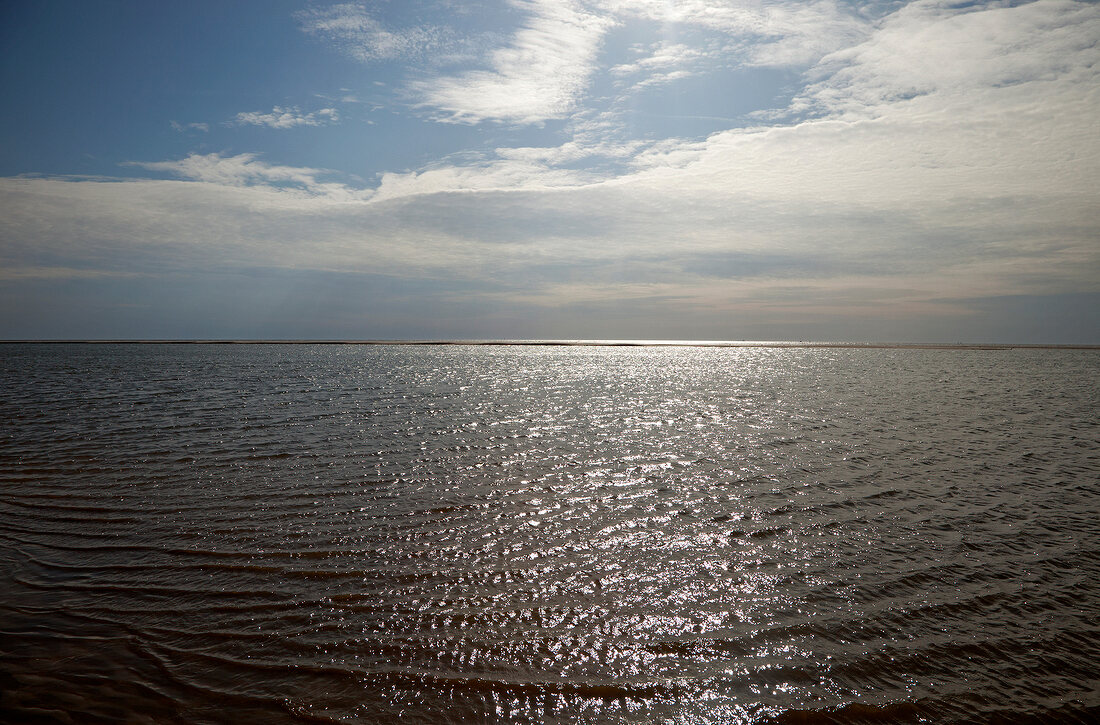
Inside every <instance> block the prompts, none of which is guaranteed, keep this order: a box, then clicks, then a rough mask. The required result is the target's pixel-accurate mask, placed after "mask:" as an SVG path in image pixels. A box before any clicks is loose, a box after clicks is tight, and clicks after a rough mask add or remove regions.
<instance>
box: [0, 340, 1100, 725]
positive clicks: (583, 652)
mask: <svg viewBox="0 0 1100 725" xmlns="http://www.w3.org/2000/svg"><path fill="white" fill-rule="evenodd" d="M1098 373H1100V352H1097V351H1095V350H1035V349H1022V350H918V349H805V348H750V349H737V348H661V347H636V348H608V347H470V346H457V347H380V346H328V345H285V346H284V345H276V346H223V345H217V346H213V345H192V346H179V345H163V346H161V345H73V346H66V345H6V346H3V347H2V348H0V382H2V390H0V420H4V421H6V422H5V423H3V427H2V428H0V431H2V435H0V463H2V465H0V581H2V582H3V584H2V586H0V719H3V720H7V721H11V722H55V721H65V718H66V717H69V718H71V719H72V721H75V722H117V721H128V722H157V723H161V722H186V723H204V722H208V723H225V722H271V723H280V722H286V723H290V722H302V723H306V722H337V721H339V722H363V723H396V722H401V723H449V722H453V723H466V722H474V723H476V722H489V723H566V722H591V723H635V722H637V723H661V722H668V723H673V722H674V723H765V722H778V723H804V722H807V723H818V722H822V723H824V722H827V723H836V722H842V723H858V722H906V721H908V722H936V723H940V722H947V723H951V722H1059V723H1061V722H1092V721H1095V720H1096V719H1097V718H1098V717H1100V685H1098V682H1100V665H1098V662H1100V590H1098V587H1100V585H1098V583H1097V582H1098V581H1100V511H1098V509H1100V505H1098V500H1100V499H1098V496H1097V493H1098V489H1100V416H1098V413H1097V411H1098V410H1100V386H1098V385H1097V381H1098V379H1100V377H1098Z"/></svg>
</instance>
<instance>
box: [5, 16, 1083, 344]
mask: <svg viewBox="0 0 1100 725" xmlns="http://www.w3.org/2000/svg"><path fill="white" fill-rule="evenodd" d="M266 7H267V6H264V5H262V4H261V5H259V6H257V7H256V8H252V9H251V11H252V12H261V13H263V12H266V13H273V12H274V10H265V8H266ZM280 7H281V6H280ZM279 12H281V13H282V14H281V15H280V16H279V17H277V18H272V20H271V22H272V23H275V24H279V27H281V28H283V31H282V32H286V33H288V34H293V37H296V38H298V42H299V43H300V48H299V50H298V51H296V52H300V53H302V54H303V56H305V57H308V58H309V59H311V60H310V64H309V65H306V66H304V70H302V71H301V72H300V73H299V76H300V80H299V87H298V88H297V89H296V91H295V92H294V93H293V94H292V93H291V92H290V91H289V90H288V91H287V92H285V93H283V94H282V95H280V94H279V93H277V92H276V91H274V90H273V91H272V92H271V93H270V94H269V95H268V96H265V97H263V98H260V97H247V98H243V97H242V98H241V99H240V101H239V107H238V108H237V109H236V110H235V111H234V110H233V109H231V108H229V106H228V105H223V106H222V107H215V106H214V105H211V102H209V101H207V100H202V101H199V100H196V101H194V102H193V103H170V102H168V101H166V100H165V98H164V94H165V93H167V91H164V90H163V89H160V90H158V91H156V93H154V92H153V91H150V90H148V89H146V91H145V92H147V93H150V94H151V95H150V99H151V100H150V103H154V104H156V103H160V104H162V105H163V107H162V108H161V110H160V111H159V114H154V117H159V126H158V129H160V130H159V131H158V133H161V136H160V137H158V138H163V139H165V140H164V141H163V142H161V141H157V142H151V143H148V144H146V145H144V146H142V147H140V148H132V149H126V156H124V157H121V158H116V160H115V161H114V162H112V163H110V164H109V165H104V166H103V167H102V168H94V169H92V171H94V172H95V173H88V168H86V167H81V166H79V165H78V164H75V163H74V164H73V166H72V168H70V169H69V170H68V171H66V170H64V169H58V168H57V166H58V164H57V163H52V164H51V165H50V167H49V168H45V167H42V168H35V167H34V163H35V162H34V159H33V158H32V159H30V160H24V161H22V162H21V163H22V166H19V165H17V164H15V162H14V161H8V162H7V166H6V167H5V168H6V169H8V173H7V175H6V176H5V177H4V178H2V179H0V305H2V308H0V309H2V310H3V318H2V321H0V335H2V336H5V337H35V338H37V337H244V338H252V337H289V338H302V337H307V338H332V337H340V338H396V337H406V338H424V337H433V338H435V337H445V338H496V337H521V338H536V337H569V338H593V337H595V338H691V339H791V338H793V339H811V338H812V339H849V340H875V339H878V340H882V339H887V340H913V341H916V340H943V341H955V340H969V341H1005V342H1076V343H1100V316H1098V313H1097V309H1098V308H1100V304H1098V303H1100V200H1098V196H1097V191H1096V190H1097V189H1098V188H1100V133H1097V131H1096V119H1097V118H1098V117H1100V82H1098V81H1100V78H1098V77H1097V76H1098V73H1100V62H1098V61H1100V45H1098V42H1097V41H1098V39H1100V5H1097V4H1096V3H1088V2H1071V1H1069V0H1037V1H1036V2H984V3H983V2H978V3H969V2H968V3H961V2H947V1H945V0H918V1H917V2H909V3H905V2H885V3H877V4H876V3H846V2H828V1H823V2H785V1H783V0H779V1H777V2H762V1H761V2H715V1H704V0H696V1H690V0H689V1H687V2H678V3H669V2H665V1H664V0H601V1H595V0H593V1H590V2H580V1H577V2H570V1H568V0H560V1H558V2H549V1H548V0H516V1H514V2H509V3H501V4H499V5H497V4H486V5H474V4H467V5H462V6H458V5H452V4H451V3H442V2H441V3H439V4H437V5H436V4H430V3H414V4H411V5H409V6H407V7H406V9H405V11H403V12H402V13H398V12H397V11H396V9H395V8H394V6H393V5H392V4H389V3H347V4H303V5H302V6H301V7H299V8H297V9H289V10H288V11H286V12H283V11H282V10H280V11H279ZM21 21H22V22H24V23H27V24H32V20H31V19H27V18H22V19H21ZM209 42H213V41H209ZM13 52H14V51H11V52H5V59H4V63H5V65H6V66H7V67H8V70H7V74H6V75H5V76H4V78H5V81H4V82H5V83H6V84H9V85H11V86H14V85H16V84H15V81H14V80H12V79H13V78H15V77H16V76H18V75H19V74H21V73H30V72H31V71H23V70H19V69H16V68H15V67H14V65H13V64H14V63H15V60H14V59H13V58H12V56H11V53H13ZM195 52H196V53H200V52H202V49H201V47H198V48H196V50H195ZM24 62H25V59H24ZM69 62H71V63H74V64H75V63H88V62H90V63H93V64H94V63H96V62H97V59H96V58H94V57H93V58H91V59H90V60H88V59H81V58H76V57H74V58H72V59H71V61H69ZM23 67H25V66H24V65H20V68H23ZM64 70H65V63H64V62H62V63H61V64H60V66H59V68H58V70H57V72H58V73H61V72H63V71H64ZM43 72H45V71H43ZM211 72H220V73H223V74H231V73H242V74H244V73H263V72H264V71H263V69H262V68H257V64H256V63H254V62H251V61H249V62H247V63H246V62H244V60H243V59H242V62H241V65H240V67H233V66H228V67H222V68H218V69H212V70H211ZM334 79H338V80H339V83H340V85H337V86H334V85H333V83H334ZM40 80H41V82H42V83H43V84H45V83H47V82H48V81H49V80H50V78H48V77H42V78H41V79H40ZM185 80H186V79H185ZM186 82H193V83H194V84H196V85H197V86H201V85H203V83H206V81H205V80H204V79H203V78H195V79H191V80H189V81H186ZM242 82H243V78H242ZM265 83H266V86H265V87H268V86H270V87H272V88H278V82H276V81H271V80H270V79H268V81H266V82H265ZM310 91H311V92H310ZM51 92H53V93H58V94H61V93H63V90H61V89H59V90H56V91H51ZM6 95H7V97H9V98H13V97H14V91H13V92H12V93H8V94H6ZM195 98H199V96H198V95H196V96H195ZM203 98H206V96H203ZM227 98H228V100H226V101H223V102H222V103H223V104H231V103H232V102H233V98H234V96H233V95H228V96H227ZM123 113H124V111H122V110H119V114H120V115H119V118H121V117H122V114H123ZM80 122H81V121H80V120H79V119H74V120H73V121H72V122H71V123H73V124H78V123H80ZM149 122H150V123H153V121H149ZM8 133H9V137H8V138H7V139H6V143H7V144H18V143H20V139H18V138H13V137H10V134H11V131H8ZM89 133H92V132H89ZM326 134H329V135H326ZM335 134H338V135H335ZM42 143H43V144H45V143H46V142H45V141H43V142H42ZM326 144H328V146H326ZM311 149H313V150H312V151H311ZM158 151H161V153H158ZM311 154H312V155H311ZM44 158H45V156H43V159H44ZM311 159H316V160H311ZM42 163H43V164H45V161H43V162H42Z"/></svg>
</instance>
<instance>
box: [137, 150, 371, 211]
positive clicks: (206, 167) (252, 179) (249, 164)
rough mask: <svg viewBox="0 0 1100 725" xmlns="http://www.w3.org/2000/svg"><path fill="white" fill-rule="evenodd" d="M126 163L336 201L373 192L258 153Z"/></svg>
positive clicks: (206, 180)
mask: <svg viewBox="0 0 1100 725" xmlns="http://www.w3.org/2000/svg"><path fill="white" fill-rule="evenodd" d="M126 165H128V166H136V167H139V168H143V169H147V170H149V171H160V172H166V173H169V174H173V175H175V176H179V177H182V178H185V179H190V180H192V181H200V182H203V183H206V184H211V185H217V186H233V187H243V186H266V187H268V188H270V189H272V190H275V191H283V192H292V193H294V194H300V193H306V194H309V195H312V196H324V197H327V198H330V199H335V200H349V199H363V198H366V197H367V196H369V195H370V192H365V191H359V190H354V189H351V188H349V187H347V186H345V185H343V184H340V183H336V182H326V181H322V180H321V177H324V176H331V175H332V172H330V171H326V170H324V169H312V168H303V167H297V166H279V165H272V164H268V163H266V162H264V161H261V160H259V159H258V157H257V154H238V155H236V156H222V155H220V154H216V153H215V154H190V155H189V156H187V158H184V159H181V160H179V161H153V162H148V161H134V162H129V163H128V164H126Z"/></svg>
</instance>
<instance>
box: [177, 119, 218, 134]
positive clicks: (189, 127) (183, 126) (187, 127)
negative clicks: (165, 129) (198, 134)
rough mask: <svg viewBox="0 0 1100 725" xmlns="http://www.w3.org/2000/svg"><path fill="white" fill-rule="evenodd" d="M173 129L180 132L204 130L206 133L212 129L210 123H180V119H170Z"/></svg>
mask: <svg viewBox="0 0 1100 725" xmlns="http://www.w3.org/2000/svg"><path fill="white" fill-rule="evenodd" d="M170 123H171V126H172V130H173V131H178V132H180V133H186V132H188V131H202V132H203V133H206V132H207V131H209V130H210V124H208V123H180V122H179V121H170Z"/></svg>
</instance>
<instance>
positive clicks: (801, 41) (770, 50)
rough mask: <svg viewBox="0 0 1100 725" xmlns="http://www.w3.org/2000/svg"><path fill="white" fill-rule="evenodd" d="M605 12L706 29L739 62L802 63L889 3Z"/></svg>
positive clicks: (699, 1)
mask: <svg viewBox="0 0 1100 725" xmlns="http://www.w3.org/2000/svg"><path fill="white" fill-rule="evenodd" d="M599 5H600V6H601V7H602V8H605V9H606V10H607V11H609V12H613V13H616V14H622V15H633V16H637V17H642V18H646V19H649V20H654V21H657V22H661V23H664V24H667V25H677V24H678V25H685V26H695V27H700V28H707V29H710V30H712V31H717V32H719V33H722V34H724V35H726V36H728V37H729V38H730V39H731V40H733V41H735V43H734V45H733V46H731V48H732V49H733V50H735V51H736V54H737V55H738V56H739V62H740V63H742V64H745V65H750V66H796V67H798V66H801V67H805V66H807V65H810V64H812V63H814V62H816V61H817V60H818V59H820V58H821V57H823V56H824V55H826V54H828V53H829V52H831V51H834V50H837V49H840V48H844V47H847V46H849V45H851V44H852V43H854V42H856V41H858V40H859V39H860V38H861V37H864V36H865V35H866V34H867V32H869V30H870V29H871V25H870V23H869V22H868V19H867V18H868V16H874V15H875V14H877V13H878V12H882V11H883V10H885V9H887V8H889V7H890V6H891V5H893V3H873V2H872V3H864V4H861V5H859V6H852V5H848V4H846V3H841V2H837V0H809V1H806V0H750V1H749V2H745V1H744V0H681V1H680V2H675V3H671V2H667V1H666V0H601V1H600V2H599Z"/></svg>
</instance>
